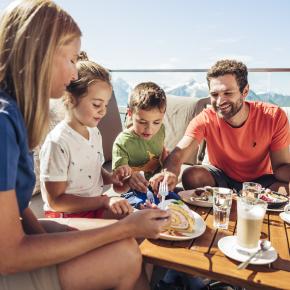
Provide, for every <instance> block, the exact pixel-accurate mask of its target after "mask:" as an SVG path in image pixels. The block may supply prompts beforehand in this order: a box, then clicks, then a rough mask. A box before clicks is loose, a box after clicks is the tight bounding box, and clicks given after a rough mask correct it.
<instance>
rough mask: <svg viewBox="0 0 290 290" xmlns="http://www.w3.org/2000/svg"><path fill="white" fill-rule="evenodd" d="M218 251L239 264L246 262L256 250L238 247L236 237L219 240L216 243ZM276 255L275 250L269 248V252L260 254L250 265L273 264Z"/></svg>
mask: <svg viewBox="0 0 290 290" xmlns="http://www.w3.org/2000/svg"><path fill="white" fill-rule="evenodd" d="M218 247H219V249H220V250H221V251H222V252H223V253H224V254H225V255H226V256H228V257H229V258H232V259H234V260H236V261H239V262H244V261H246V260H247V259H248V258H249V256H250V255H251V254H252V253H253V252H254V251H255V250H258V248H256V249H246V248H242V247H240V246H238V244H237V236H228V237H224V238H221V239H220V240H219V241H218ZM277 257H278V255H277V252H276V250H275V249H274V248H273V247H271V248H270V249H269V250H267V251H265V252H262V253H261V254H260V255H258V256H257V257H255V258H254V259H252V261H251V262H250V264H253V265H265V264H269V263H272V262H274V261H275V260H276V259H277Z"/></svg>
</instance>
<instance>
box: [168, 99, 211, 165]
mask: <svg viewBox="0 0 290 290" xmlns="http://www.w3.org/2000/svg"><path fill="white" fill-rule="evenodd" d="M208 104H210V98H209V97H207V98H202V99H198V98H196V97H181V96H172V95H167V109H166V113H165V117H164V125H165V134H166V137H165V146H166V148H168V149H169V151H172V150H173V149H174V147H175V146H176V144H177V143H178V142H179V141H180V140H181V138H182V137H183V136H184V132H185V130H186V128H187V126H188V124H189V122H190V121H191V120H192V119H193V118H194V117H195V116H196V115H198V114H199V113H200V112H201V111H202V110H203V109H204V108H206V106H207V105H208ZM201 145H204V144H203V143H201ZM203 155H204V147H203V146H200V149H199V151H198V153H197V154H196V155H195V156H191V157H190V158H189V159H188V160H186V163H187V164H197V163H198V161H197V160H200V159H202V156H203Z"/></svg>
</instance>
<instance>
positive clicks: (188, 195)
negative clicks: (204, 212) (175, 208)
mask: <svg viewBox="0 0 290 290" xmlns="http://www.w3.org/2000/svg"><path fill="white" fill-rule="evenodd" d="M194 190H195V189H191V190H184V191H180V192H178V194H179V196H180V197H181V199H182V200H183V201H185V202H186V203H189V204H192V205H196V206H201V207H212V201H211V202H210V201H203V200H196V199H195V198H194V197H193V196H192V194H193V192H194Z"/></svg>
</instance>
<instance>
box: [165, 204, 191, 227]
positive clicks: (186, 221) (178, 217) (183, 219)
mask: <svg viewBox="0 0 290 290" xmlns="http://www.w3.org/2000/svg"><path fill="white" fill-rule="evenodd" d="M167 208H168V209H169V210H170V211H171V224H170V226H169V228H168V229H167V230H168V231H175V232H181V233H192V232H193V231H194V225H195V221H194V217H193V216H192V215H191V214H190V213H189V210H187V208H186V205H184V203H182V202H180V201H179V202H172V203H170V204H169V205H168V206H167Z"/></svg>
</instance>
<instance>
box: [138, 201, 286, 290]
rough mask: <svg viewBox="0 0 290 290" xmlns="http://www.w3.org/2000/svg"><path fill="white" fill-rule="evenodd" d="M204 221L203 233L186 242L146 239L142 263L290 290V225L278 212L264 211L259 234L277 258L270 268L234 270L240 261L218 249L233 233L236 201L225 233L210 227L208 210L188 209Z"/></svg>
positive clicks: (252, 286)
mask: <svg viewBox="0 0 290 290" xmlns="http://www.w3.org/2000/svg"><path fill="white" fill-rule="evenodd" d="M190 207H191V209H193V210H194V211H196V212H197V213H198V214H199V215H201V216H202V218H203V219H204V221H205V223H206V225H207V228H206V231H205V233H204V234H203V235H202V236H200V237H198V238H196V239H192V240H188V241H178V242H176V241H174V242H173V241H164V240H154V241H153V240H152V241H151V240H150V241H149V240H145V241H144V242H143V243H142V245H141V251H142V254H143V257H144V260H145V261H146V262H148V263H152V264H154V265H158V266H163V267H166V268H170V269H175V270H178V271H181V272H185V273H188V274H190V275H200V276H205V277H209V278H211V279H215V280H219V281H223V282H227V283H230V284H232V285H236V286H242V287H246V288H247V289H290V243H289V242H290V225H289V224H287V223H284V222H283V221H282V220H281V218H280V217H279V213H277V212H267V213H266V216H265V218H264V223H263V228H262V235H263V238H267V239H269V240H270V241H271V243H272V246H273V247H274V248H275V249H276V250H277V252H278V259H277V260H276V261H275V262H273V263H272V264H269V265H263V266H260V265H259V266H257V265H249V266H248V268H247V269H245V270H237V265H238V264H239V263H240V262H237V261H234V260H232V259H230V258H228V257H226V256H225V255H224V254H223V253H222V252H221V251H220V250H219V249H218V246H217V243H218V241H219V239H220V238H222V237H223V236H228V235H233V234H234V233H235V230H236V215H237V211H236V201H234V202H233V205H232V210H231V215H230V224H229V229H228V230H227V231H222V230H215V229H214V228H213V215H212V209H211V208H201V207H195V206H190Z"/></svg>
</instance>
